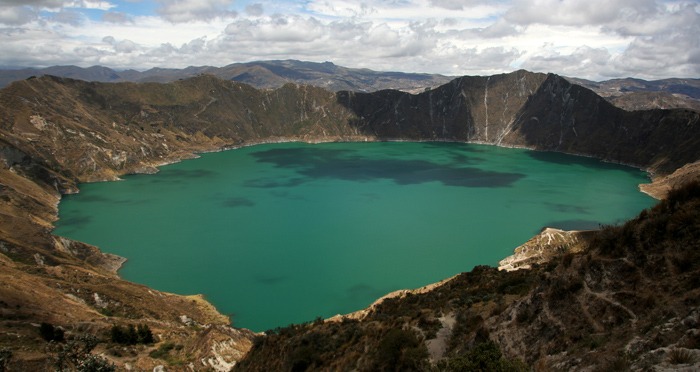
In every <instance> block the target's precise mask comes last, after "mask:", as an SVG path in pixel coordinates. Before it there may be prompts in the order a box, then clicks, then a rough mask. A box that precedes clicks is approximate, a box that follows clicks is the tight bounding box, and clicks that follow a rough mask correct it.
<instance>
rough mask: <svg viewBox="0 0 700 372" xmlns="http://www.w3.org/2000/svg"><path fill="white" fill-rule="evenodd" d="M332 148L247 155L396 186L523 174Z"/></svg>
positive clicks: (494, 183)
mask: <svg viewBox="0 0 700 372" xmlns="http://www.w3.org/2000/svg"><path fill="white" fill-rule="evenodd" d="M353 153H356V152H352V151H347V150H333V149H271V150H266V151H259V152H255V153H252V154H251V155H252V156H254V157H255V158H257V160H258V161H259V162H264V163H271V164H274V165H275V166H276V167H280V168H289V169H294V170H296V172H297V173H298V174H302V175H304V176H306V177H310V178H312V179H318V178H334V179H340V180H346V181H355V182H362V181H373V180H377V179H390V180H392V181H394V182H395V183H396V184H399V185H413V184H420V183H425V182H440V183H442V184H444V185H446V186H462V187H508V186H510V185H512V184H513V183H514V182H516V181H517V180H519V179H521V178H523V177H525V175H523V174H520V173H506V172H493V171H485V170H482V169H478V168H472V167H460V166H455V165H447V164H440V163H435V162H430V161H426V160H400V159H373V158H365V157H362V156H358V155H353ZM304 181H305V180H304V179H296V178H292V179H289V180H287V181H279V180H270V179H258V180H254V181H251V182H248V183H247V184H246V186H251V187H284V186H296V185H297V184H298V183H297V182H299V183H300V182H304Z"/></svg>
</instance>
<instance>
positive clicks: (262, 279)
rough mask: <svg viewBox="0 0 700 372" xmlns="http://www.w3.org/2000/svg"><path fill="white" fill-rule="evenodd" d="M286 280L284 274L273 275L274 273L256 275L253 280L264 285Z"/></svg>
mask: <svg viewBox="0 0 700 372" xmlns="http://www.w3.org/2000/svg"><path fill="white" fill-rule="evenodd" d="M285 280H287V277H286V276H274V275H258V276H256V277H255V281H256V282H258V283H261V284H264V285H275V284H278V283H281V282H284V281H285Z"/></svg>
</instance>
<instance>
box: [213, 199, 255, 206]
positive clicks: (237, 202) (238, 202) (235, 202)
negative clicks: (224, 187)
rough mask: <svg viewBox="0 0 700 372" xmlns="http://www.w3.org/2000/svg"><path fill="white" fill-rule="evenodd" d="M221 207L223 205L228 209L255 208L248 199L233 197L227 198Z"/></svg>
mask: <svg viewBox="0 0 700 372" xmlns="http://www.w3.org/2000/svg"><path fill="white" fill-rule="evenodd" d="M221 205H223V206H224V207H228V208H236V207H253V206H255V202H254V201H252V200H250V199H248V198H243V197H233V198H227V199H226V200H224V201H223V202H221Z"/></svg>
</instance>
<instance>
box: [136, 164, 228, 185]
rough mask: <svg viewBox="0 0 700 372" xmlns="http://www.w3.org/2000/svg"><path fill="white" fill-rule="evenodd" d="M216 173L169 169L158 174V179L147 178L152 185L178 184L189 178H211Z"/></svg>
mask: <svg viewBox="0 0 700 372" xmlns="http://www.w3.org/2000/svg"><path fill="white" fill-rule="evenodd" d="M215 175H216V172H214V171H211V170H208V169H176V168H170V169H165V170H161V171H160V172H158V177H149V178H150V179H149V181H150V182H152V183H160V182H180V181H181V180H185V179H191V178H205V177H213V176H215Z"/></svg>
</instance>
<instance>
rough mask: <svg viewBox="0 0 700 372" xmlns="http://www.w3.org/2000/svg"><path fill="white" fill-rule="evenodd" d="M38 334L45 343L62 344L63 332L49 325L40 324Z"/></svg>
mask: <svg viewBox="0 0 700 372" xmlns="http://www.w3.org/2000/svg"><path fill="white" fill-rule="evenodd" d="M39 333H40V334H41V337H42V338H43V339H44V340H46V342H51V341H55V342H63V340H64V338H65V337H64V332H63V330H62V329H60V328H57V327H54V326H53V324H51V323H41V325H40V326H39Z"/></svg>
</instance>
